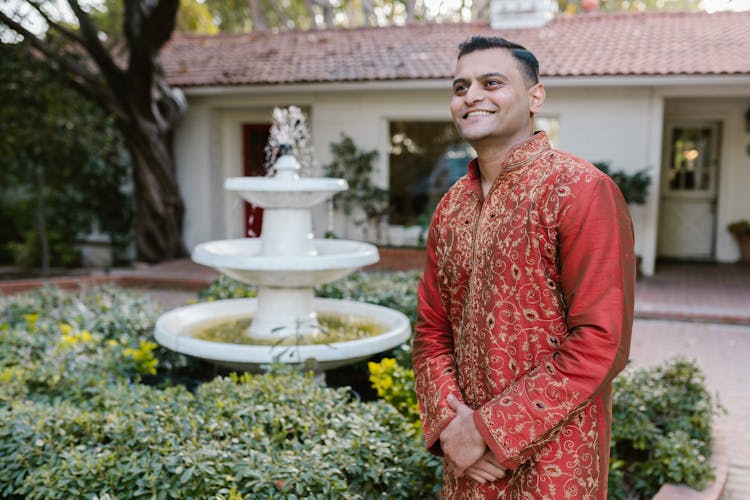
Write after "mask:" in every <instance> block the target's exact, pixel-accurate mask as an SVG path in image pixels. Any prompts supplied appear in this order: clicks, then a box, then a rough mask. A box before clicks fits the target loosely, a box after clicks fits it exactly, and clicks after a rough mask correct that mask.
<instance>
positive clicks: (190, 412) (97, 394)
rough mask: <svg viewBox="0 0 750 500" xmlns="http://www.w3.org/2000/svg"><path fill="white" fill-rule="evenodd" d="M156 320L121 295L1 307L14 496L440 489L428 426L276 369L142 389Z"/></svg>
mask: <svg viewBox="0 0 750 500" xmlns="http://www.w3.org/2000/svg"><path fill="white" fill-rule="evenodd" d="M154 316H155V310H154V309H153V307H151V306H150V304H149V303H148V301H147V300H144V299H142V298H138V297H135V296H131V295H129V294H127V293H124V292H123V291H122V290H117V289H114V288H113V289H104V290H95V291H94V292H92V293H88V294H65V293H62V292H60V291H58V290H54V289H42V290H39V291H37V292H34V293H31V294H27V295H21V296H14V297H0V497H3V498H6V497H10V498H15V497H24V498H30V499H34V498H51V499H54V498H92V497H94V496H95V495H96V496H98V497H99V498H101V497H104V496H105V495H109V496H110V497H112V498H132V497H137V496H143V495H148V496H149V497H153V498H168V497H176V498H188V497H190V498H216V497H217V496H221V497H223V498H233V499H240V498H271V497H273V498H278V497H284V498H295V497H296V498H300V497H304V498H333V497H346V498H379V497H383V496H385V495H387V496H388V497H389V498H391V497H392V498H420V497H422V495H423V494H424V493H425V492H429V491H435V490H437V489H438V488H439V487H440V479H439V476H436V468H435V461H436V459H435V458H434V457H432V456H430V455H429V454H428V453H427V452H426V451H425V450H424V449H422V446H421V445H420V444H419V442H418V440H417V439H415V432H414V428H413V426H412V425H411V423H410V422H409V421H407V420H406V419H405V418H403V417H402V416H401V415H399V413H398V412H397V411H396V410H394V409H393V408H392V407H391V406H390V405H388V404H387V403H385V402H382V401H380V402H375V403H362V402H359V401H356V400H353V399H352V398H351V395H350V393H349V392H348V391H347V390H346V389H345V388H344V389H330V388H326V387H321V386H318V385H316V384H315V383H314V381H313V378H312V374H302V373H299V372H297V371H295V370H293V369H292V368H289V367H275V368H274V370H273V371H272V372H271V373H269V374H265V375H254V376H253V375H242V376H238V375H231V376H230V377H219V378H215V379H213V380H211V381H209V382H206V383H203V384H200V385H198V386H197V387H196V388H195V390H194V392H191V391H190V390H188V389H187V388H185V387H184V386H181V385H176V386H169V385H167V386H166V387H162V386H153V385H146V384H144V383H142V380H145V378H146V377H145V376H143V377H142V376H141V375H140V374H139V372H143V371H147V372H148V371H151V368H153V367H154V366H153V363H152V362H150V361H149V362H147V363H145V364H142V363H139V360H138V359H137V358H138V356H136V355H135V353H137V352H141V353H142V354H143V359H148V358H150V359H151V361H153V360H157V361H158V368H159V369H160V371H161V372H162V373H169V372H170V370H171V369H170V362H169V359H168V358H165V357H162V353H161V352H160V351H159V350H156V349H152V347H153V346H152V345H151V344H150V340H149V337H148V333H149V331H150V328H151V324H152V321H153V319H154Z"/></svg>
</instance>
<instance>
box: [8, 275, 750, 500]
mask: <svg viewBox="0 0 750 500" xmlns="http://www.w3.org/2000/svg"><path fill="white" fill-rule="evenodd" d="M215 276H217V273H216V271H214V270H211V269H208V268H205V267H203V266H199V265H197V264H194V263H192V262H191V261H189V260H180V261H175V262H169V263H165V264H160V265H158V266H152V267H146V268H141V269H135V270H127V271H117V272H113V273H111V274H109V275H105V276H102V275H99V276H97V277H96V278H95V279H94V280H92V281H94V282H106V281H113V282H115V283H119V284H121V285H124V286H129V287H136V288H146V289H148V290H146V292H147V293H149V294H151V296H152V297H153V298H154V300H156V301H158V302H159V303H161V304H162V305H163V306H164V307H165V308H167V309H169V308H172V307H176V306H179V305H182V304H185V303H186V302H188V301H189V300H191V299H194V298H195V296H196V295H195V294H196V291H197V290H199V289H201V288H205V287H206V286H208V284H209V283H210V282H211V280H212V279H213V278H214V277H215ZM80 279H81V278H80V277H76V278H73V281H72V282H75V280H80ZM37 284H38V283H37ZM32 285H34V283H33V282H26V283H19V282H14V283H10V282H7V281H6V282H0V291H1V292H5V293H11V292H13V291H20V290H22V289H23V288H24V287H28V286H32ZM635 309H636V322H635V325H634V330H633V341H632V348H631V363H632V364H633V365H635V366H652V365H655V364H659V363H661V362H662V361H664V360H667V359H669V358H671V357H673V356H675V355H677V354H683V355H686V356H688V357H691V358H694V359H696V360H697V362H698V364H699V365H700V366H701V368H702V369H703V371H704V373H705V374H706V381H707V383H708V386H709V388H710V389H711V391H712V392H713V393H718V395H719V399H720V401H721V403H722V404H723V405H724V406H725V407H726V408H727V410H728V415H727V416H725V417H722V418H721V419H720V420H719V421H718V428H719V431H720V436H723V438H724V439H726V441H727V442H728V455H729V480H728V482H727V486H726V490H725V493H724V496H723V497H722V498H723V499H724V500H750V391H749V390H748V388H749V387H750V370H748V369H747V365H748V357H750V266H748V265H744V266H743V265H726V264H724V265H719V264H684V263H660V264H659V265H657V268H656V273H655V275H654V276H652V277H641V278H639V280H638V283H637V285H636V304H635Z"/></svg>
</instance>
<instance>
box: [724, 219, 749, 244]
mask: <svg viewBox="0 0 750 500" xmlns="http://www.w3.org/2000/svg"><path fill="white" fill-rule="evenodd" d="M727 229H728V230H729V232H730V233H732V235H734V237H735V238H737V239H738V240H739V239H740V238H742V237H743V236H750V222H748V221H747V220H746V219H742V220H739V221H737V222H733V223H731V224H729V225H728V226H727Z"/></svg>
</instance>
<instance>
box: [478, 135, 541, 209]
mask: <svg viewBox="0 0 750 500" xmlns="http://www.w3.org/2000/svg"><path fill="white" fill-rule="evenodd" d="M531 135H532V134H531V133H530V134H529V135H527V136H524V137H519V138H516V140H514V141H508V142H505V143H499V142H498V141H493V142H489V143H484V144H483V143H477V144H472V146H473V147H474V150H475V151H476V152H477V163H478V164H479V175H480V178H481V180H482V192H483V193H484V196H485V198H486V197H487V193H489V191H490V188H491V187H492V184H493V183H494V182H495V179H496V178H497V176H498V175H500V172H502V170H503V164H504V163H505V159H506V158H507V157H508V154H509V153H510V152H511V151H512V150H513V149H515V147H516V146H517V145H519V144H521V143H522V142H524V141H526V140H527V139H528V138H529V137H531Z"/></svg>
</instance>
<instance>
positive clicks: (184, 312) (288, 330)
mask: <svg viewBox="0 0 750 500" xmlns="http://www.w3.org/2000/svg"><path fill="white" fill-rule="evenodd" d="M272 132H273V131H272ZM281 153H282V154H281V156H280V157H279V158H278V160H277V161H276V163H275V164H274V168H273V171H275V175H273V177H235V178H230V179H227V180H226V182H225V184H224V188H225V189H227V190H229V191H236V192H237V193H239V195H240V196H242V198H244V199H245V200H246V201H248V202H250V203H252V204H253V205H255V206H259V207H263V208H264V213H263V231H262V233H261V237H260V238H241V239H232V240H221V241H211V242H207V243H202V244H200V245H198V246H196V247H195V248H194V250H193V252H192V259H193V260H194V261H195V262H198V263H200V264H203V265H206V266H210V267H214V268H216V269H218V270H220V271H221V272H222V273H224V274H226V275H227V276H229V277H231V278H234V279H236V280H239V281H241V282H244V283H253V284H257V286H258V293H257V298H254V299H229V300H218V301H214V302H206V303H200V304H194V305H189V306H185V307H180V308H177V309H173V310H171V311H169V312H167V313H166V314H164V315H162V316H161V317H160V318H159V319H158V321H157V323H156V332H155V336H156V340H157V341H158V342H159V343H161V344H162V345H164V346H165V347H167V348H169V349H172V350H174V351H177V352H180V353H183V354H187V355H190V356H194V357H197V358H202V359H205V360H208V361H211V362H214V363H216V364H220V365H223V366H227V367H229V368H232V369H235V370H247V371H259V370H261V369H262V368H263V367H264V366H266V365H269V364H271V363H272V362H274V361H280V362H284V363H305V362H308V361H309V360H314V366H315V369H316V370H318V371H324V370H328V369H332V368H336V367H339V366H344V365H347V364H351V363H354V362H356V361H360V360H362V359H366V358H368V357H370V356H371V355H373V354H375V353H378V352H382V351H385V350H388V349H391V348H393V347H396V346H398V345H400V344H402V343H403V342H404V341H406V339H407V338H408V337H409V334H410V325H409V320H408V319H407V318H406V316H404V315H403V314H401V313H400V312H397V311H394V310H392V309H388V308H385V307H381V306H376V305H372V304H365V303H361V302H353V301H346V300H334V299H320V298H315V297H314V287H315V286H317V285H321V284H324V283H328V282H331V281H334V280H336V279H338V278H341V277H344V276H346V275H347V274H349V273H351V272H353V271H354V270H356V269H357V268H359V267H362V266H366V265H369V264H373V263H375V262H377V261H378V259H379V255H378V250H377V248H376V247H375V246H373V245H370V244H368V243H363V242H357V241H348V240H339V239H314V238H313V232H312V216H311V207H313V206H315V205H317V204H319V203H321V202H323V201H325V200H326V199H328V198H330V197H331V196H333V195H334V194H335V193H337V192H339V191H343V190H345V189H347V184H346V181H345V180H343V179H331V178H300V176H299V174H298V171H299V168H300V166H299V163H298V162H297V160H296V159H295V158H294V157H293V156H292V155H291V154H289V149H288V148H286V149H284V148H282V151H281ZM326 322H327V323H328V324H329V325H330V324H334V323H335V324H343V325H344V329H345V330H347V329H348V331H349V332H350V333H349V334H346V335H344V338H354V339H353V340H340V339H339V338H337V336H338V334H336V333H333V332H332V328H331V327H330V326H326ZM248 323H249V325H248V326H246V324H248ZM227 325H229V326H227ZM232 329H234V330H235V333H234V335H232V334H229V338H226V339H220V338H218V337H220V335H219V336H218V337H217V335H214V334H213V333H212V332H216V331H219V332H221V331H227V330H232ZM207 332H208V333H207ZM351 332H353V334H352V333H351ZM207 339H210V340H207Z"/></svg>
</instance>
